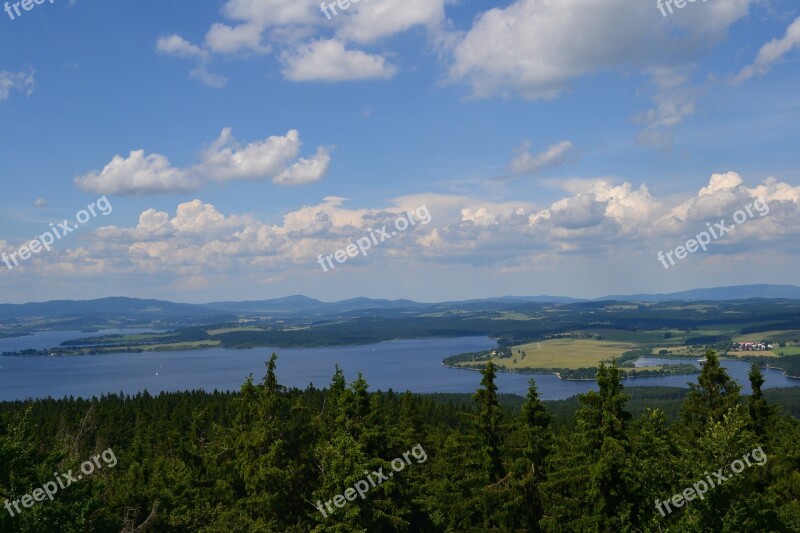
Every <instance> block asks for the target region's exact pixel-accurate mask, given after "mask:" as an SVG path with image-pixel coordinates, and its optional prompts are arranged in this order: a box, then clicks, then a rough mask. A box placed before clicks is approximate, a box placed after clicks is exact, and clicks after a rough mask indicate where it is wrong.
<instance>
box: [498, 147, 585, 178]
mask: <svg viewBox="0 0 800 533" xmlns="http://www.w3.org/2000/svg"><path fill="white" fill-rule="evenodd" d="M530 147H531V144H530V142H528V141H523V143H522V146H521V147H519V148H517V150H516V151H517V156H516V157H515V158H514V159H513V160H512V161H511V165H510V168H511V171H512V172H516V173H517V174H531V173H534V172H538V171H540V170H544V169H545V168H548V167H552V166H559V165H563V164H564V163H565V162H566V160H567V157H569V155H570V154H572V153H573V152H574V151H575V145H573V144H572V142H570V141H561V142H560V143H557V144H553V145H550V146H548V147H547V148H546V149H545V150H544V151H543V152H541V153H539V154H536V155H533V154H531V153H530V151H529V150H530Z"/></svg>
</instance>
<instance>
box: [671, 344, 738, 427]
mask: <svg viewBox="0 0 800 533" xmlns="http://www.w3.org/2000/svg"><path fill="white" fill-rule="evenodd" d="M689 389H690V390H689V393H688V394H687V395H686V400H685V401H684V403H683V410H682V415H683V420H684V423H685V424H686V425H687V426H688V427H689V428H690V429H691V430H692V431H693V432H694V433H695V434H700V433H702V431H703V428H704V427H705V425H706V424H708V423H709V422H719V421H720V420H722V417H723V416H725V414H726V413H727V412H728V410H729V409H731V408H733V407H734V406H736V405H737V404H738V403H739V391H740V390H741V387H740V386H739V384H737V383H736V381H734V379H733V378H731V377H730V376H729V375H728V372H727V371H726V370H725V369H724V368H722V366H720V364H719V358H717V354H716V352H714V351H713V350H709V351H707V352H706V362H705V364H704V365H703V369H702V370H701V371H700V376H699V377H698V378H697V384H695V383H690V384H689Z"/></svg>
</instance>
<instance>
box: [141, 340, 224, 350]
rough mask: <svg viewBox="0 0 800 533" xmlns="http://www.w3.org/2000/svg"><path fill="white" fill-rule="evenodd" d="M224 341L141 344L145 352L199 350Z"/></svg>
mask: <svg viewBox="0 0 800 533" xmlns="http://www.w3.org/2000/svg"><path fill="white" fill-rule="evenodd" d="M220 344H222V341H192V342H188V341H187V342H172V343H168V344H153V345H151V346H140V348H141V349H142V350H144V351H145V352H152V351H156V350H158V351H159V352H169V351H173V350H174V351H179V350H198V349H200V348H213V347H214V346H219V345H220Z"/></svg>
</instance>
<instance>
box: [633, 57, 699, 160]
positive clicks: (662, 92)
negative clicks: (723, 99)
mask: <svg viewBox="0 0 800 533" xmlns="http://www.w3.org/2000/svg"><path fill="white" fill-rule="evenodd" d="M690 70H691V67H683V68H667V67H652V68H648V69H646V71H645V73H646V74H647V75H648V76H649V78H650V81H651V83H652V84H653V86H654V87H655V93H654V95H653V102H654V103H655V104H656V106H655V107H654V108H651V109H648V110H647V111H645V112H644V113H641V114H640V115H638V116H637V117H635V120H636V121H637V122H639V123H643V124H645V125H646V126H645V128H644V129H643V130H642V131H641V132H639V134H638V136H637V138H636V140H637V141H638V142H639V143H640V144H645V145H651V146H655V147H658V148H661V149H664V150H667V149H670V148H671V147H672V128H673V127H675V126H677V125H678V124H680V123H681V122H683V119H684V118H686V117H688V116H691V115H693V114H694V113H695V110H696V107H695V100H696V99H697V97H698V96H699V94H700V92H701V89H700V88H698V87H695V86H694V85H692V83H691V79H690V75H689V72H690Z"/></svg>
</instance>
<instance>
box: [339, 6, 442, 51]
mask: <svg viewBox="0 0 800 533" xmlns="http://www.w3.org/2000/svg"><path fill="white" fill-rule="evenodd" d="M444 6H445V0H381V1H380V3H377V2H373V3H370V2H368V1H364V2H360V3H358V4H353V5H351V7H350V9H348V10H347V11H346V12H345V13H343V14H344V15H345V16H344V17H343V19H344V21H343V22H342V26H341V27H340V28H339V29H338V31H337V35H338V36H339V37H340V38H342V39H346V40H348V41H353V42H356V43H371V42H374V41H376V40H378V39H381V38H384V37H388V36H391V35H395V34H398V33H401V32H405V31H408V30H409V29H411V28H414V27H418V26H422V27H427V28H429V29H430V30H432V31H436V30H438V29H439V26H440V25H441V24H442V22H443V21H444V20H445V12H444ZM341 14H342V13H340V15H341Z"/></svg>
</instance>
